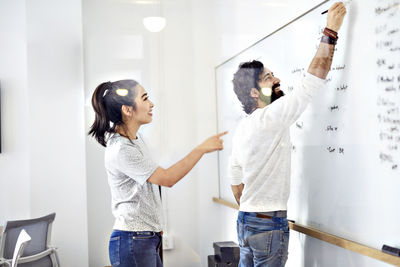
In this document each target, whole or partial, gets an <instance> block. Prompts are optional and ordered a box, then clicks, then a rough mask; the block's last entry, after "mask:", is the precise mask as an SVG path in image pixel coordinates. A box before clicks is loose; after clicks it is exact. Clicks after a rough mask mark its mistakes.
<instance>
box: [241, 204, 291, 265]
mask: <svg viewBox="0 0 400 267" xmlns="http://www.w3.org/2000/svg"><path fill="white" fill-rule="evenodd" d="M237 233H238V240H239V248H240V262H239V267H253V266H254V267H283V266H285V263H286V260H287V258H288V245H289V224H288V221H287V219H286V218H277V217H273V218H271V219H266V218H258V217H256V213H255V212H243V211H239V215H238V220H237Z"/></svg>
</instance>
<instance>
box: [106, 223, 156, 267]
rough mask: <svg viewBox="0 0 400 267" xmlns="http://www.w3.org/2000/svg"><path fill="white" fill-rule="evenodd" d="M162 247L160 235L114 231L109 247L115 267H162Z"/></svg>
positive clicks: (111, 260)
mask: <svg viewBox="0 0 400 267" xmlns="http://www.w3.org/2000/svg"><path fill="white" fill-rule="evenodd" d="M160 245H161V235H160V233H155V232H128V231H119V230H114V231H113V232H112V234H111V237H110V243H109V247H108V250H109V256H110V262H111V265H112V266H113V267H114V266H118V267H162V266H163V264H162V262H161V259H160V255H159V253H158V252H159V249H160Z"/></svg>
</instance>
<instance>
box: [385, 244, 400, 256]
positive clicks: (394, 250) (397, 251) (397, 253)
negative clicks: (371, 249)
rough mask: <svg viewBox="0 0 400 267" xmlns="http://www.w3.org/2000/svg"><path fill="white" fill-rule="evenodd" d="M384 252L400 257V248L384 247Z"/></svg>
mask: <svg viewBox="0 0 400 267" xmlns="http://www.w3.org/2000/svg"><path fill="white" fill-rule="evenodd" d="M382 251H383V252H385V253H388V254H391V255H393V256H397V257H400V248H394V247H390V246H388V245H383V246H382Z"/></svg>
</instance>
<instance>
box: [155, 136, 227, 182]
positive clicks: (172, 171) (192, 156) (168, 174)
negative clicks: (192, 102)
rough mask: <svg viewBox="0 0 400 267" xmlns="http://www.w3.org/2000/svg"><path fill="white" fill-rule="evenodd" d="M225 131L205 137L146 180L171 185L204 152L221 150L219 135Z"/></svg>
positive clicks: (181, 176) (180, 177)
mask: <svg viewBox="0 0 400 267" xmlns="http://www.w3.org/2000/svg"><path fill="white" fill-rule="evenodd" d="M227 133H228V132H223V133H220V134H217V135H214V136H212V137H210V138H208V139H206V140H205V141H204V142H203V143H202V144H200V145H199V146H197V147H196V148H195V149H193V150H192V151H191V152H190V153H189V154H188V155H186V157H184V158H183V159H181V160H180V161H178V162H177V163H175V164H174V165H172V166H171V167H169V168H168V169H163V168H161V167H158V168H157V169H156V170H155V171H154V173H153V174H152V175H151V176H150V177H149V179H147V181H148V182H149V183H152V184H157V185H161V186H166V187H172V186H173V185H175V184H176V183H177V182H178V181H179V180H180V179H182V178H183V177H184V176H185V175H186V174H187V173H188V172H189V171H190V170H191V169H192V168H193V167H194V165H196V163H197V162H198V161H199V160H200V159H201V157H202V156H203V155H204V154H205V153H209V152H213V151H216V150H222V149H223V140H222V139H221V138H220V137H221V136H223V135H225V134H227Z"/></svg>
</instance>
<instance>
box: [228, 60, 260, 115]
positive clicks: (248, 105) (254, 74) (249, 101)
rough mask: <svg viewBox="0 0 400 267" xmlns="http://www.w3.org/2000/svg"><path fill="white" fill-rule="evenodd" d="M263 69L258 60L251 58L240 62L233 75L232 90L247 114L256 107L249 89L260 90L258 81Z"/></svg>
mask: <svg viewBox="0 0 400 267" xmlns="http://www.w3.org/2000/svg"><path fill="white" fill-rule="evenodd" d="M263 70H264V65H263V64H262V63H261V62H260V61H256V60H253V61H249V62H244V63H241V64H240V65H239V69H238V71H237V72H236V73H235V74H234V76H233V80H232V82H233V90H234V91H235V93H236V96H237V98H238V99H239V101H240V102H241V103H242V107H243V110H244V112H246V113H247V114H250V113H252V112H253V111H254V109H255V108H256V105H257V102H256V100H255V99H254V98H253V97H251V96H250V91H251V89H252V88H256V89H257V90H260V88H259V86H258V81H259V80H260V74H261V73H262V72H263Z"/></svg>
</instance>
